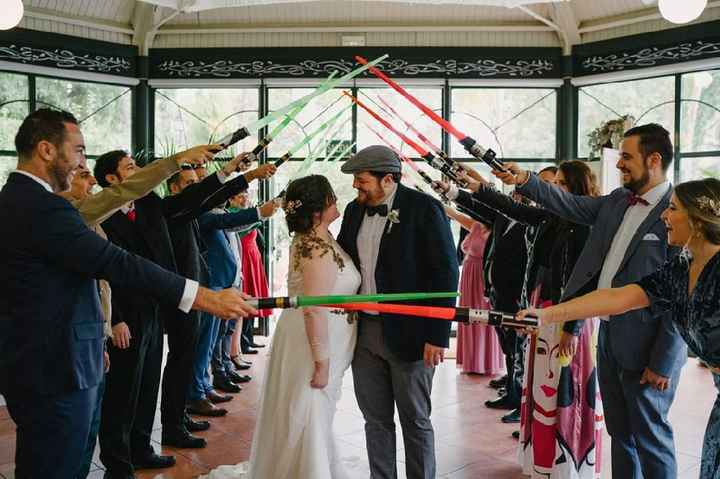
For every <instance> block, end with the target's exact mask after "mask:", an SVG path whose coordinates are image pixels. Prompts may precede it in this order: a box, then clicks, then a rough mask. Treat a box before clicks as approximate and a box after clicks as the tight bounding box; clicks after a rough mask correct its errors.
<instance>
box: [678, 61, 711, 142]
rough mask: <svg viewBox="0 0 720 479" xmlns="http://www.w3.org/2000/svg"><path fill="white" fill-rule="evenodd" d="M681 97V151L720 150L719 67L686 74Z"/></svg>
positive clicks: (683, 77) (683, 78)
mask: <svg viewBox="0 0 720 479" xmlns="http://www.w3.org/2000/svg"><path fill="white" fill-rule="evenodd" d="M681 100H682V103H681V113H682V117H681V118H682V119H681V121H682V123H681V126H682V127H681V128H680V149H681V151H683V152H686V151H687V152H691V151H720V70H711V71H706V72H698V73H689V74H687V75H683V76H682V96H681Z"/></svg>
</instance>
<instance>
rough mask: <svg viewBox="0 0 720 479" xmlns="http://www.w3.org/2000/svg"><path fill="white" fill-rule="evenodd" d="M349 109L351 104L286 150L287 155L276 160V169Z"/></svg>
mask: <svg viewBox="0 0 720 479" xmlns="http://www.w3.org/2000/svg"><path fill="white" fill-rule="evenodd" d="M351 107H352V103H351V104H349V105H348V106H346V107H345V108H343V109H342V110H340V111H339V112H337V113H336V114H335V115H334V116H333V117H332V118H330V119H329V120H328V121H326V122H325V123H323V124H322V125H320V126H319V127H317V129H316V130H315V131H313V132H312V133H310V134H309V135H307V136H306V137H305V138H303V139H302V140H301V141H300V142H298V143H297V144H295V145H294V146H293V147H292V148H290V150H288V152H287V153H285V154H284V155H283V156H281V157H280V159H279V160H277V161H276V162H275V166H276V167H279V166H280V165H282V164H283V163H285V162H286V161H288V160H289V159H290V158H292V156H293V155H294V154H295V153H297V152H298V151H299V150H300V148H302V147H303V146H305V145H307V144H308V143H310V142H311V141H312V140H313V138H315V137H316V136H318V135H319V134H320V133H322V132H323V130H325V128H327V127H328V126H330V125H332V124H334V123H335V122H336V121H337V119H338V118H340V115H342V114H343V113H345V112H346V111H347V110H348V109H350V108H351Z"/></svg>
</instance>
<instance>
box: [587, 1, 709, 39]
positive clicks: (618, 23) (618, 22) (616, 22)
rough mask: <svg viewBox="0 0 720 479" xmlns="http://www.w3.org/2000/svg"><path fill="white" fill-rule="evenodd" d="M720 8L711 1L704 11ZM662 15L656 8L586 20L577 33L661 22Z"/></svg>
mask: <svg viewBox="0 0 720 479" xmlns="http://www.w3.org/2000/svg"><path fill="white" fill-rule="evenodd" d="M718 7H720V0H712V1H710V2H708V4H707V7H706V8H705V10H706V11H707V10H709V9H711V8H718ZM662 18H663V17H662V15H660V11H659V10H658V8H657V7H653V8H645V9H643V10H637V11H635V12H630V13H626V14H623V15H616V16H612V17H605V18H596V19H594V20H588V21H586V22H582V23H581V24H580V28H579V29H578V32H579V33H580V34H581V35H582V34H585V33H591V32H599V31H602V30H609V29H611V28H617V27H624V26H626V25H634V24H636V23H642V22H648V21H652V20H662Z"/></svg>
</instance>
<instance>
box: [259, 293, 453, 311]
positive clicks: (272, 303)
mask: <svg viewBox="0 0 720 479" xmlns="http://www.w3.org/2000/svg"><path fill="white" fill-rule="evenodd" d="M458 296H459V294H458V293H457V292H456V291H448V292H430V293H385V294H350V295H332V296H278V297H270V298H251V299H248V300H247V303H248V304H249V305H250V306H252V307H254V308H255V309H274V308H279V309H284V308H301V307H303V306H318V305H322V304H342V303H364V302H377V301H411V300H425V299H437V298H456V297H458Z"/></svg>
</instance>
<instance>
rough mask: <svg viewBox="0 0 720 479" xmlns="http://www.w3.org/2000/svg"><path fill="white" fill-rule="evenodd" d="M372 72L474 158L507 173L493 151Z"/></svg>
mask: <svg viewBox="0 0 720 479" xmlns="http://www.w3.org/2000/svg"><path fill="white" fill-rule="evenodd" d="M355 60H357V62H358V63H360V64H362V65H367V63H368V61H367V59H365V58H363V57H361V56H356V57H355ZM368 70H370V72H371V73H372V74H373V75H375V76H376V77H378V78H379V79H381V80H382V81H384V82H385V83H387V84H388V85H389V86H390V87H391V88H392V89H393V90H395V91H396V92H398V93H400V94H401V95H402V96H404V97H405V98H406V99H407V100H408V101H409V102H410V103H412V104H413V105H415V106H416V107H418V108H419V109H420V110H421V111H422V112H423V113H425V114H426V115H427V116H429V117H430V118H431V119H432V120H433V121H434V122H435V123H437V124H438V125H440V126H441V127H442V128H443V129H444V130H445V131H447V132H448V133H450V134H451V135H452V136H454V137H455V138H457V140H458V141H459V142H460V144H461V145H462V146H463V147H464V148H465V150H466V151H467V152H468V153H470V154H471V155H472V156H474V157H475V158H477V159H478V160H482V161H484V162H485V163H487V164H488V165H490V167H491V168H492V169H494V170H500V171H507V170H506V169H505V167H504V166H503V164H502V162H501V161H500V160H498V159H497V154H496V153H495V152H494V151H493V150H491V149H487V150H486V149H484V148H483V147H482V146H480V144H478V142H477V141H476V140H475V139H474V138H471V137H469V136H468V135H466V134H465V133H463V132H461V131H460V130H458V129H457V128H455V127H454V126H453V125H452V124H451V123H450V122H449V121H447V120H445V119H444V118H442V117H441V116H440V115H438V114H437V113H435V112H434V111H432V109H430V108H428V107H427V106H426V105H424V104H423V103H422V102H421V101H420V100H418V99H417V98H415V97H414V96H412V95H411V94H410V93H408V91H407V90H405V89H404V88H403V87H401V86H400V85H398V84H397V83H395V82H394V81H393V80H392V79H390V78H389V77H388V76H387V75H385V74H384V73H383V72H381V71H380V70H378V69H377V68H376V67H373V66H371V67H370V68H368Z"/></svg>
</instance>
